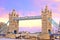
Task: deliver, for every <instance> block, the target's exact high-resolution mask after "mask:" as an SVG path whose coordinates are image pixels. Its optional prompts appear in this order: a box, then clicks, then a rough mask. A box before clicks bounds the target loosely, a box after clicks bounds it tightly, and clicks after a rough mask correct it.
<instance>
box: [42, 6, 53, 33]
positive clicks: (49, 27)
mask: <svg viewBox="0 0 60 40" xmlns="http://www.w3.org/2000/svg"><path fill="white" fill-rule="evenodd" d="M48 18H51V19H52V12H51V11H50V10H48V6H46V7H45V10H44V11H42V33H48V30H52V25H51V23H50V22H49V21H48Z"/></svg>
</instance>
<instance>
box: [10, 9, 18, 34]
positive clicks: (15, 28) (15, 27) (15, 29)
mask: <svg viewBox="0 0 60 40" xmlns="http://www.w3.org/2000/svg"><path fill="white" fill-rule="evenodd" d="M14 18H18V14H16V11H15V9H13V10H12V12H11V13H10V14H9V32H12V33H18V30H19V21H17V20H14Z"/></svg>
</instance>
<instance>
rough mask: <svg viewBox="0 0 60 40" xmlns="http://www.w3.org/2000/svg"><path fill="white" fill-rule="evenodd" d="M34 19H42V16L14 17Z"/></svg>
mask: <svg viewBox="0 0 60 40" xmlns="http://www.w3.org/2000/svg"><path fill="white" fill-rule="evenodd" d="M34 19H41V16H25V17H18V18H14V20H34Z"/></svg>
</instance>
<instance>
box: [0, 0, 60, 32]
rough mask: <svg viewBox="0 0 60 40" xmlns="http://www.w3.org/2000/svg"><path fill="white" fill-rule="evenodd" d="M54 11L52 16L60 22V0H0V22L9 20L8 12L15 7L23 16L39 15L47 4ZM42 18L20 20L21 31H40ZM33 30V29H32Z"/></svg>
mask: <svg viewBox="0 0 60 40" xmlns="http://www.w3.org/2000/svg"><path fill="white" fill-rule="evenodd" d="M46 5H47V6H48V8H49V10H51V11H52V18H53V19H54V20H55V21H56V22H57V23H59V20H60V0H0V22H5V23H6V22H7V21H8V18H9V16H8V14H9V13H11V11H12V10H13V9H15V10H16V12H17V13H18V14H19V16H20V17H22V16H39V15H41V11H42V10H44V8H45V6H46ZM41 25H42V24H41V19H39V20H26V21H19V27H20V28H19V30H20V31H29V32H39V31H40V30H41V27H42V26H41ZM31 30H32V31H31Z"/></svg>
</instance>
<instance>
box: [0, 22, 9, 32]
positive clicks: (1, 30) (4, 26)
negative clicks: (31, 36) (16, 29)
mask: <svg viewBox="0 0 60 40" xmlns="http://www.w3.org/2000/svg"><path fill="white" fill-rule="evenodd" d="M8 23H9V21H8V22H7V23H6V24H4V25H2V28H0V33H2V32H3V31H5V30H6V29H8V28H7V27H6V25H7V24H8Z"/></svg>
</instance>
